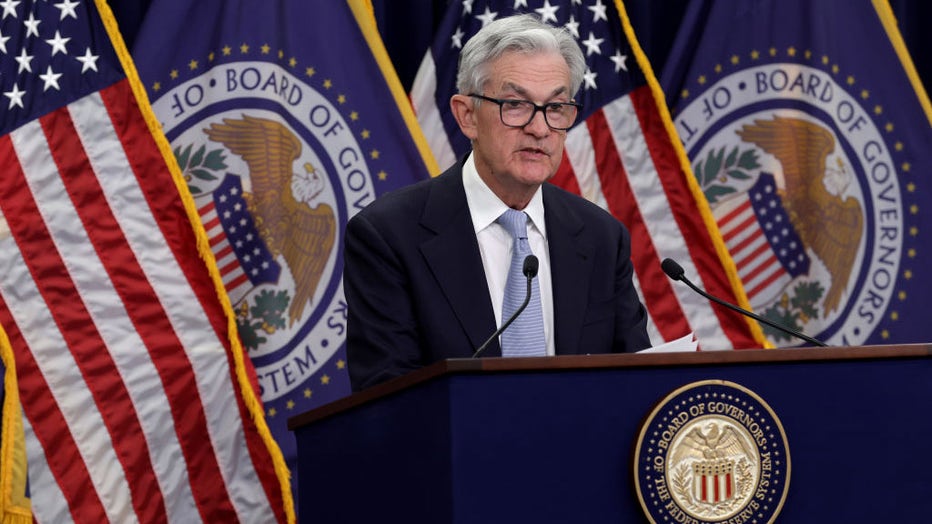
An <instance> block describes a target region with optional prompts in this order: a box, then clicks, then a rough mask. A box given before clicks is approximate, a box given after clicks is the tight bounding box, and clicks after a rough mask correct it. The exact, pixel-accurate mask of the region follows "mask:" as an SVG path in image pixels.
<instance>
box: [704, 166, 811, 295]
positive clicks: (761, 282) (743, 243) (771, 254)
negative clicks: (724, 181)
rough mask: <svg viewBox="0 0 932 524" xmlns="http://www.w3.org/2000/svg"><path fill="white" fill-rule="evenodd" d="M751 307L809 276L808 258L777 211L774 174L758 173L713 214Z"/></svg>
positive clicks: (778, 201) (780, 206)
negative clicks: (743, 189)
mask: <svg viewBox="0 0 932 524" xmlns="http://www.w3.org/2000/svg"><path fill="white" fill-rule="evenodd" d="M713 214H714V216H715V220H716V222H718V227H719V229H720V230H721V232H722V238H723V239H724V240H725V246H726V247H728V251H729V252H730V253H731V256H732V258H733V259H734V261H735V266H737V268H738V276H739V277H741V281H742V282H743V283H744V286H745V291H746V292H747V295H748V300H749V301H750V302H751V305H752V306H759V305H761V304H766V303H768V302H769V301H771V300H773V298H774V297H776V296H777V295H778V294H779V293H780V291H781V290H782V289H783V288H784V287H785V286H786V285H787V284H789V283H790V282H791V281H792V280H793V278H795V277H797V276H799V275H804V274H807V273H808V272H809V263H810V261H809V256H808V255H807V254H806V248H805V246H804V245H803V242H802V240H801V239H800V236H799V234H798V233H797V232H796V230H795V229H794V228H793V224H792V223H791V222H790V219H789V215H788V214H787V212H786V209H784V207H783V202H782V200H781V198H780V195H779V194H778V193H777V185H776V182H775V180H774V176H773V175H772V174H770V173H766V172H764V173H761V174H760V176H759V177H758V179H757V182H756V183H755V184H754V185H753V186H751V188H750V189H749V190H748V191H747V192H746V193H741V194H739V195H736V196H734V197H731V198H728V199H726V200H723V201H722V202H721V204H719V205H718V206H717V207H716V208H715V210H714V211H713Z"/></svg>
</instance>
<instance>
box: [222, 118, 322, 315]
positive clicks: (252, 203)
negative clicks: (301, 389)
mask: <svg viewBox="0 0 932 524" xmlns="http://www.w3.org/2000/svg"><path fill="white" fill-rule="evenodd" d="M204 132H205V133H206V134H207V136H208V138H210V140H212V141H214V142H219V143H221V144H223V145H224V146H225V147H226V148H227V149H229V150H230V151H231V152H232V153H234V154H236V155H239V156H240V157H241V158H242V159H243V161H244V162H245V163H246V165H247V166H248V168H249V176H250V179H251V181H252V191H251V192H246V193H244V194H243V198H244V200H245V201H246V204H247V206H248V209H249V213H250V214H251V215H252V216H253V218H254V220H255V222H256V228H257V230H258V232H259V236H260V237H261V238H262V240H263V242H265V244H266V246H267V247H268V249H269V251H270V252H271V253H272V255H273V256H274V257H276V258H277V257H278V256H281V257H282V258H283V259H284V261H285V264H286V265H287V266H288V269H289V270H290V271H291V275H292V278H293V279H294V298H293V300H292V302H291V305H290V307H289V310H288V319H289V325H293V324H294V323H295V321H297V320H298V319H299V318H301V315H302V313H303V312H304V308H305V307H306V306H307V304H308V303H309V302H311V301H312V300H313V298H314V294H315V292H316V290H317V286H318V284H319V282H320V279H321V275H322V274H323V272H324V267H325V265H326V263H327V259H328V258H329V256H330V252H331V250H332V249H333V244H334V240H335V237H336V217H335V216H334V211H333V208H332V207H331V206H329V205H327V204H326V203H319V204H317V205H312V203H313V201H314V200H315V198H316V197H317V196H318V195H320V194H321V192H322V191H323V190H324V186H325V182H324V179H323V178H322V177H321V176H320V174H319V173H317V171H316V169H315V168H314V167H313V166H312V165H311V164H310V163H306V164H305V165H304V166H303V167H304V172H298V173H296V172H294V164H295V162H296V161H297V160H298V158H300V156H301V141H300V140H299V139H298V137H297V136H295V134H294V133H293V132H292V131H291V130H290V129H289V128H287V127H286V126H285V125H283V124H281V123H280V122H277V121H274V120H269V119H264V118H256V117H250V116H248V115H243V118H242V119H226V118H225V119H223V123H215V124H211V126H210V127H209V128H208V129H205V130H204Z"/></svg>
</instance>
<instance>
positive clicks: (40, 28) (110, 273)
mask: <svg viewBox="0 0 932 524" xmlns="http://www.w3.org/2000/svg"><path fill="white" fill-rule="evenodd" d="M0 31H2V34H3V35H4V36H3V37H0V42H2V43H0V48H2V52H3V53H5V54H7V55H9V56H8V57H7V58H8V59H7V60H3V61H2V62H0V92H2V93H3V98H2V101H0V122H2V128H0V164H2V165H3V166H4V167H3V170H4V171H3V180H2V183H0V325H2V327H3V333H4V334H5V336H4V337H0V349H2V352H3V357H4V364H5V365H6V366H9V365H15V369H16V379H17V380H16V381H13V382H10V381H9V378H8V379H7V380H6V381H5V386H9V385H11V384H17V385H18V387H17V388H16V389H13V388H11V387H6V389H5V399H4V400H5V401H9V400H10V397H11V395H12V396H13V397H15V396H18V397H19V398H18V401H19V403H20V405H21V407H22V412H23V417H22V419H21V420H22V422H23V424H22V427H23V429H24V440H25V451H26V456H27V460H28V477H29V478H28V489H29V494H30V495H31V497H32V512H33V515H32V516H33V517H34V518H35V520H36V521H38V522H136V521H138V522H167V521H170V522H198V521H205V522H237V521H242V522H286V521H293V520H294V512H293V509H292V508H293V504H292V501H291V491H290V487H289V485H288V479H287V469H286V467H285V463H284V460H283V458H282V456H281V453H280V451H279V449H278V447H277V446H276V445H275V442H274V441H273V440H272V438H271V435H270V433H269V430H268V428H267V427H266V425H265V421H264V419H263V417H262V412H261V406H260V404H259V401H258V398H257V396H256V394H255V391H254V389H253V387H252V384H251V381H254V378H255V375H254V370H253V369H252V368H251V366H250V365H249V362H248V361H247V360H246V359H245V358H244V357H243V351H242V347H241V346H240V344H239V342H238V340H236V337H235V324H234V322H233V320H234V318H233V313H232V311H231V309H230V308H229V304H228V303H226V302H224V300H223V298H224V297H223V296H222V295H219V294H218V292H219V289H220V277H219V275H218V274H216V272H215V271H211V268H210V267H209V266H208V265H206V264H205V263H204V260H203V258H205V257H207V256H208V254H209V252H208V246H207V239H206V236H205V235H204V233H203V229H202V228H200V226H199V225H197V222H196V220H197V217H196V212H195V209H194V206H193V202H192V201H191V198H190V195H189V194H188V193H187V190H186V189H184V186H183V181H182V180H181V174H180V172H178V168H177V164H176V163H175V162H174V159H173V158H172V156H171V152H170V150H169V148H168V144H167V142H166V141H165V139H164V137H163V136H162V134H161V133H160V132H159V129H158V127H157V123H156V122H155V119H154V117H153V115H152V113H151V109H150V108H149V106H148V103H147V101H146V98H145V92H144V91H143V89H142V86H141V85H140V83H139V80H138V77H136V73H135V70H134V69H133V65H132V62H131V61H130V60H129V54H128V52H127V50H126V49H125V47H124V45H123V42H122V40H121V39H120V36H119V33H118V31H117V29H116V22H115V21H114V19H113V15H112V13H110V11H109V8H108V7H107V5H106V3H105V2H104V1H103V0H99V1H98V2H96V3H94V2H86V3H82V2H59V3H56V4H53V3H50V2H32V1H23V2H7V3H6V4H5V5H4V6H3V14H2V16H0ZM195 225H197V227H194V226H195ZM9 357H12V359H10V358H9ZM250 375H252V378H250ZM7 407H8V405H7V404H5V405H4V428H3V443H2V449H3V457H2V458H3V461H4V462H3V466H4V469H3V470H2V471H0V475H2V486H3V491H4V492H3V493H2V495H3V500H4V504H6V502H7V501H8V500H11V499H10V498H9V497H10V492H8V491H7V490H8V489H10V486H11V485H12V486H14V487H15V486H16V480H15V479H13V480H12V481H11V479H10V477H11V476H14V477H15V474H16V469H15V468H12V470H11V469H7V467H6V466H7V460H8V458H9V455H8V452H7V451H8V444H9V443H10V438H11V435H13V438H17V437H16V436H15V432H14V431H11V430H10V428H9V427H8V423H9V422H10V420H9V419H8V418H7ZM21 488H22V485H20V486H19V488H17V489H21ZM13 495H14V496H16V494H13ZM20 495H21V494H20ZM14 500H15V499H14ZM6 516H7V515H5V517H6ZM26 518H28V515H26Z"/></svg>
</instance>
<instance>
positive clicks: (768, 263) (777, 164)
mask: <svg viewBox="0 0 932 524" xmlns="http://www.w3.org/2000/svg"><path fill="white" fill-rule="evenodd" d="M663 85H664V87H665V89H666V92H667V93H668V98H669V99H670V100H671V106H673V107H674V119H675V123H676V129H677V131H678V132H679V134H680V137H681V138H682V141H683V143H684V144H685V148H686V151H687V153H688V155H689V158H690V159H691V162H692V166H693V172H694V173H695V176H696V179H697V181H698V183H699V185H700V186H701V187H702V190H703V192H704V193H705V195H706V197H707V198H708V201H709V203H710V205H711V208H712V212H713V215H714V216H715V219H716V221H717V222H718V224H719V225H720V227H721V231H722V235H723V237H724V239H725V243H726V245H727V246H728V249H729V251H730V252H731V254H732V256H733V258H734V261H735V264H736V266H737V268H738V274H739V276H740V278H741V281H742V282H743V283H744V287H745V289H746V290H747V294H748V297H749V299H750V302H751V305H752V306H753V307H754V309H755V310H756V311H757V313H759V314H760V315H762V316H765V317H767V318H769V319H771V320H774V321H776V322H779V323H781V324H783V325H785V326H787V327H790V328H793V329H796V330H799V331H803V332H805V333H806V334H808V335H810V336H813V337H815V338H818V339H820V340H822V341H824V342H827V343H828V344H830V345H862V344H882V343H903V342H925V341H927V340H928V333H929V329H928V318H927V317H928V314H927V311H928V309H929V306H930V302H929V301H930V300H932V299H930V297H932V275H930V274H929V272H928V271H923V270H922V268H921V264H922V262H923V261H924V260H928V259H929V257H930V256H932V254H930V253H929V252H926V251H925V249H924V248H925V247H927V246H928V245H929V244H930V242H929V240H930V239H932V236H930V233H932V231H930V230H929V228H928V227H923V225H924V223H923V221H922V218H921V217H922V216H923V215H922V213H923V212H924V211H928V210H929V209H930V208H932V185H930V183H929V182H928V180H927V179H925V178H923V177H922V176H920V175H921V174H925V173H927V172H929V171H930V169H932V149H930V148H929V144H932V125H930V124H932V110H930V105H929V98H928V95H927V94H926V93H925V91H924V90H923V88H922V84H921V83H920V81H919V78H918V76H917V74H916V71H915V69H914V67H913V65H912V62H911V60H910V58H909V55H908V53H907V52H906V49H905V46H904V44H903V41H902V38H901V37H900V35H899V33H898V31H897V29H896V22H895V20H894V19H893V14H892V12H891V11H890V8H889V5H888V4H887V2H886V1H885V0H876V1H874V2H871V1H870V0H858V1H848V0H820V1H819V2H809V1H806V0H786V1H781V2H747V3H743V4H740V6H737V7H736V5H735V3H734V2H729V1H696V2H692V3H690V5H689V10H688V11H687V13H686V16H685V18H684V21H683V25H682V27H681V29H680V33H679V34H678V36H677V41H676V43H675V45H674V48H673V49H672V51H671V55H670V59H669V61H668V65H667V69H666V70H665V71H664V75H663ZM765 331H766V332H767V335H768V337H770V338H771V339H772V341H773V342H774V343H775V344H777V345H781V346H788V345H794V344H797V343H798V341H797V340H795V339H790V338H789V337H788V336H787V335H784V334H783V333H781V332H777V331H773V330H770V328H765Z"/></svg>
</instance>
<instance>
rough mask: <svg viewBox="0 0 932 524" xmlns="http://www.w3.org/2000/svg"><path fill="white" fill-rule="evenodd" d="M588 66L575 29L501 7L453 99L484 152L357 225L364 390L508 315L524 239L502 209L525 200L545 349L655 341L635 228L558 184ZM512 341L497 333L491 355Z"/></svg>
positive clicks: (351, 281) (354, 358) (453, 349)
mask: <svg viewBox="0 0 932 524" xmlns="http://www.w3.org/2000/svg"><path fill="white" fill-rule="evenodd" d="M584 71H585V61H584V58H583V56H582V52H581V50H580V49H579V46H578V45H577V44H576V42H575V40H574V39H573V37H572V36H571V35H569V34H568V33H566V32H565V30H563V29H557V28H554V27H552V26H549V25H547V24H545V23H542V22H541V21H540V20H538V19H537V18H535V17H533V16H530V15H517V16H513V17H508V18H503V19H499V20H496V21H495V22H492V23H490V24H489V25H487V26H486V27H484V28H483V29H482V30H480V31H479V32H478V33H477V34H476V35H475V36H474V37H473V38H471V39H470V40H469V41H468V42H467V43H466V45H465V46H464V47H463V51H462V53H461V58H460V65H459V73H458V77H457V89H458V91H459V93H458V94H456V95H453V97H451V100H450V106H451V109H452V110H453V114H454V116H455V117H456V119H457V122H458V124H459V126H460V129H461V130H462V132H463V133H464V134H465V135H466V136H467V137H468V138H469V139H470V141H471V143H472V149H473V150H472V152H471V153H470V154H469V155H468V156H466V157H465V158H463V159H461V160H460V161H459V162H458V163H457V164H456V165H454V166H452V167H451V168H449V169H448V170H447V171H446V172H444V173H443V174H441V175H440V176H438V177H436V178H434V179H431V180H428V181H424V182H421V183H418V184H415V185H413V186H410V187H407V188H404V189H402V190H399V191H396V192H394V193H391V194H387V195H384V196H382V197H380V198H379V199H377V200H376V201H375V202H373V203H372V204H371V205H369V206H368V207H367V208H366V209H364V210H363V211H361V212H360V213H359V214H357V215H356V216H355V217H353V218H352V219H351V220H350V221H349V223H348V225H347V233H346V246H345V270H344V286H345V290H346V298H347V302H348V314H349V318H348V325H347V329H348V331H347V353H348V360H349V373H350V379H351V382H352V386H353V389H354V390H360V389H363V388H365V387H368V386H370V385H373V384H376V383H378V382H382V381H384V380H387V379H389V378H392V377H395V376H399V375H401V374H404V373H406V372H408V371H411V370H414V369H417V368H419V367H422V366H425V365H427V364H430V363H432V362H435V361H438V360H442V359H445V358H454V357H462V358H468V357H470V356H471V355H472V354H473V353H474V352H475V350H476V349H477V348H478V347H479V346H481V345H482V343H483V342H484V341H485V340H486V339H487V338H488V337H489V336H490V335H491V334H492V333H493V332H494V331H495V329H496V327H497V326H499V325H501V323H502V322H504V321H506V320H507V318H508V316H510V315H508V314H507V311H504V310H506V309H507V305H506V306H504V307H503V305H502V302H503V296H505V295H506V291H505V288H506V280H508V271H509V262H510V260H511V258H512V251H513V249H515V248H514V247H513V246H514V245H516V244H515V242H517V241H516V240H514V239H513V237H512V234H510V233H508V231H507V230H506V228H505V227H504V226H503V225H500V223H499V221H498V219H499V216H500V215H502V214H503V213H504V212H505V211H506V210H508V209H509V208H510V209H514V210H520V211H523V212H524V213H523V214H521V217H522V221H523V220H524V219H525V218H526V219H527V233H526V238H527V240H526V243H529V245H530V248H531V250H532V251H533V253H534V254H535V255H536V256H537V258H538V259H539V261H540V267H539V272H538V274H537V277H536V278H535V279H534V286H535V292H534V293H535V299H537V298H538V297H539V300H538V302H539V305H538V306H537V312H536V313H529V310H525V311H524V312H522V313H521V315H528V316H533V315H535V314H536V315H537V318H538V320H540V319H541V317H542V320H543V321H542V325H543V337H542V338H541V339H540V340H541V342H540V347H539V348H535V349H534V350H535V352H536V353H535V354H540V355H553V354H587V353H608V352H631V351H637V350H640V349H644V348H646V347H649V346H650V340H649V338H648V336H647V331H646V327H645V326H646V321H647V320H646V319H647V314H646V312H645V310H644V307H643V305H642V304H641V302H640V300H639V299H638V296H637V293H636V291H635V288H634V285H633V283H632V272H633V266H632V264H631V259H630V255H631V245H630V236H629V235H628V232H627V230H626V229H625V228H624V226H623V225H622V224H621V223H620V222H618V221H617V220H616V219H615V218H614V217H612V216H611V215H609V214H608V213H607V212H605V211H604V210H602V209H601V208H599V207H598V206H596V205H594V204H592V203H590V202H588V201H586V200H585V199H583V198H580V197H578V196H575V195H572V194H570V193H567V192H565V191H563V190H561V189H559V188H557V187H555V186H553V185H551V184H545V182H546V181H547V180H548V179H549V178H550V177H552V176H553V175H554V174H555V173H556V171H557V168H558V167H559V165H560V162H561V160H562V156H563V144H564V141H565V140H566V129H568V128H569V127H570V126H572V125H573V123H575V121H576V117H577V116H578V106H577V105H576V104H574V103H573V100H572V97H573V95H574V94H575V93H576V92H577V91H578V89H579V87H580V85H581V84H582V77H583V74H584ZM537 289H539V291H537ZM538 293H539V295H538ZM506 304H507V300H506ZM538 323H539V324H540V322H538ZM510 328H511V327H510ZM505 349H506V355H507V354H508V352H507V350H508V349H509V348H505ZM502 354H503V353H502V348H501V346H500V345H499V343H498V341H496V340H493V341H492V342H491V344H490V345H489V346H488V347H487V348H486V350H485V352H484V353H483V356H502Z"/></svg>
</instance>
